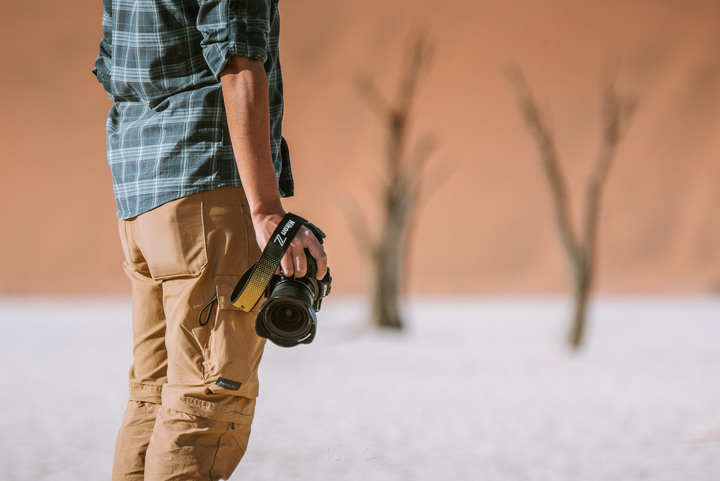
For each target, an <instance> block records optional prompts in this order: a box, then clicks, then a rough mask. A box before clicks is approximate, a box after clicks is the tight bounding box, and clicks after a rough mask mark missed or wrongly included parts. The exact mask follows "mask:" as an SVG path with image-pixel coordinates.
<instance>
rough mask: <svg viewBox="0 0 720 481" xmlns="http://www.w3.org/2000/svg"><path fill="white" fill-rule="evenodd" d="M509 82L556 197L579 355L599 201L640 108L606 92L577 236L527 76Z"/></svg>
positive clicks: (572, 334) (571, 338) (515, 75)
mask: <svg viewBox="0 0 720 481" xmlns="http://www.w3.org/2000/svg"><path fill="white" fill-rule="evenodd" d="M510 81H511V83H512V86H513V88H514V92H515V95H516V97H517V101H518V103H519V105H520V109H521V110H522V113H523V116H524V118H525V122H526V124H527V128H528V130H529V131H530V134H531V135H532V138H533V140H534V141H535V143H536V144H537V148H538V151H539V153H540V160H541V162H542V167H543V171H544V172H545V179H546V180H547V182H548V185H549V186H550V191H551V193H552V199H553V207H554V210H555V221H556V224H557V228H558V231H559V233H560V240H561V241H562V245H563V248H564V250H565V253H566V256H567V259H568V263H569V266H570V272H571V274H572V276H571V277H572V282H573V284H572V294H573V301H574V307H573V314H572V316H573V317H572V323H571V326H570V331H569V333H568V337H567V343H568V345H569V347H570V348H571V349H573V350H577V349H579V348H580V346H581V345H582V342H583V336H584V333H585V326H586V322H585V321H586V313H587V306H588V300H589V298H590V292H591V289H592V286H593V280H594V278H595V272H596V254H597V253H596V250H597V249H596V246H597V229H598V218H599V210H600V196H601V194H602V190H603V187H604V186H605V183H606V181H607V178H608V173H609V172H610V168H611V166H612V163H613V159H614V157H615V153H616V151H617V147H618V144H619V143H620V140H621V139H622V137H623V136H624V134H625V131H626V129H627V126H628V124H629V121H630V118H631V117H632V114H633V112H634V110H635V105H636V103H635V101H634V100H632V99H629V98H621V97H620V96H619V95H618V93H617V90H616V89H615V85H614V84H613V83H612V82H610V83H609V84H608V86H607V87H606V89H605V95H604V98H603V124H602V128H603V131H602V142H601V145H600V152H599V155H598V157H597V160H596V162H595V164H594V166H593V170H592V172H591V174H590V178H589V179H588V181H587V184H586V186H585V206H584V211H583V216H582V220H581V226H582V230H581V231H580V233H576V232H575V231H574V229H573V227H572V221H571V215H570V208H569V204H568V195H567V187H566V185H565V180H564V178H563V175H562V172H561V168H560V164H559V161H558V155H557V151H556V149H555V139H554V138H553V134H552V132H551V131H550V129H549V128H548V126H547V124H546V123H545V120H544V119H543V116H542V115H541V112H540V110H539V108H538V106H537V103H536V102H535V100H534V99H533V97H532V94H531V92H530V90H529V88H528V87H527V84H526V82H525V79H524V77H523V76H522V74H521V73H520V72H518V71H513V72H511V73H510Z"/></svg>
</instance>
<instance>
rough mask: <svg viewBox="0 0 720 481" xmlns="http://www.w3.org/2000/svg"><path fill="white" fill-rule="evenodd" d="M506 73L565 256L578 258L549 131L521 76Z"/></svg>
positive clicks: (576, 244) (578, 250)
mask: <svg viewBox="0 0 720 481" xmlns="http://www.w3.org/2000/svg"><path fill="white" fill-rule="evenodd" d="M508 75H509V78H510V83H511V86H512V87H513V90H514V93H515V97H516V99H517V101H518V103H519V104H520V108H521V110H522V112H523V115H524V118H525V123H526V124H527V126H528V129H529V130H530V133H531V134H532V136H533V138H534V140H535V143H536V144H537V147H538V149H539V151H540V158H541V161H542V166H543V171H544V172H545V177H546V178H547V181H548V184H549V185H550V191H551V194H552V197H553V203H554V206H555V220H556V222H557V226H558V230H559V232H560V238H561V241H562V243H563V245H564V247H565V250H566V251H567V253H568V255H569V256H570V257H571V258H573V259H579V258H580V257H581V252H580V251H581V248H580V246H579V243H578V241H577V239H576V238H575V235H574V234H573V230H572V222H571V219H570V212H569V206H568V201H567V188H566V187H565V182H564V180H563V177H562V174H561V173H560V168H559V165H558V160H557V153H556V151H555V144H554V140H553V137H552V134H551V133H550V131H549V130H548V129H547V127H546V125H545V123H544V122H543V119H542V117H541V115H540V112H539V110H538V108H537V104H536V103H535V100H534V99H533V98H532V94H531V93H530V90H529V89H528V87H527V84H526V82H525V78H524V77H523V75H522V74H521V73H520V71H519V70H516V69H512V70H510V71H509V74H508Z"/></svg>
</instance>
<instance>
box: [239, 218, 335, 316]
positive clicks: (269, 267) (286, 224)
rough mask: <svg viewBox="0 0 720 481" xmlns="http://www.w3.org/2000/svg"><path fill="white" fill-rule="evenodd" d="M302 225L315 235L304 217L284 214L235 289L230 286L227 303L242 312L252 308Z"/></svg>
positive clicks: (311, 226)
mask: <svg viewBox="0 0 720 481" xmlns="http://www.w3.org/2000/svg"><path fill="white" fill-rule="evenodd" d="M304 225H305V226H307V227H308V228H310V229H311V230H312V231H313V234H315V235H316V236H317V233H316V232H315V229H317V228H316V227H315V226H313V225H312V224H310V223H309V222H308V221H307V220H305V219H303V218H302V217H300V216H299V215H295V214H290V213H288V214H285V217H283V219H282V221H281V222H280V223H279V224H278V226H277V228H276V229H275V231H273V233H272V235H271V236H270V241H268V243H267V245H266V246H265V250H263V252H262V254H261V255H260V258H259V259H258V261H257V262H256V263H255V264H254V265H253V266H252V267H251V268H250V269H248V271H247V272H245V274H243V276H242V277H241V278H240V280H239V281H238V283H237V285H236V286H235V289H233V292H232V295H231V296H230V302H232V304H233V305H234V306H235V307H237V308H238V309H241V310H243V311H245V312H250V311H251V310H252V309H253V307H255V304H257V302H258V301H259V300H260V298H261V297H262V296H263V294H264V293H265V289H266V288H267V286H268V284H269V283H270V280H271V279H272V276H273V274H274V273H275V271H276V270H277V268H278V266H279V265H280V261H281V260H282V258H283V256H284V255H285V252H287V250H288V248H289V247H290V242H291V241H292V240H293V238H295V234H297V232H298V231H299V230H300V227H302V226H304ZM313 228H315V229H313ZM318 230H319V229H318ZM323 237H324V235H323Z"/></svg>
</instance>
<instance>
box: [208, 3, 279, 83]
mask: <svg viewBox="0 0 720 481" xmlns="http://www.w3.org/2000/svg"><path fill="white" fill-rule="evenodd" d="M213 3H214V2H209V3H208V4H207V6H208V7H209V10H208V15H203V16H202V17H201V18H203V19H207V18H209V17H210V13H211V12H212V10H215V12H214V13H219V12H222V13H221V15H220V18H222V19H223V21H219V22H208V24H206V25H201V26H200V31H201V32H202V33H203V37H204V39H203V42H202V43H201V45H202V47H203V54H204V56H205V60H206V62H207V64H208V67H209V68H210V70H211V71H212V73H213V75H215V77H219V76H220V72H222V70H223V68H225V64H226V63H227V61H228V60H229V59H230V57H233V56H240V57H248V58H251V59H253V60H259V61H261V62H265V60H266V59H267V48H268V36H269V33H270V8H269V2H267V0H229V1H227V2H225V1H222V0H221V1H219V2H217V3H214V5H213ZM211 6H212V7H211ZM213 7H214V8H213Z"/></svg>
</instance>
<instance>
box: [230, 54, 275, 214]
mask: <svg viewBox="0 0 720 481" xmlns="http://www.w3.org/2000/svg"><path fill="white" fill-rule="evenodd" d="M220 78H221V81H222V89H223V96H224V98H225V110H226V112H227V119H228V127H229V129H230V137H231V139H232V145H233V151H234V152H235V159H236V161H237V167H238V171H239V173H240V179H241V180H242V183H243V188H244V190H245V195H246V196H247V198H248V203H249V204H250V212H251V214H252V217H253V222H254V223H255V224H256V227H257V226H258V223H260V222H262V221H263V217H266V216H270V215H279V216H280V217H282V215H284V211H283V208H282V204H281V202H280V194H279V192H278V188H277V181H276V179H275V170H274V169H273V163H272V157H271V153H270V108H269V103H268V102H269V101H268V83H267V77H266V76H265V69H264V67H263V64H262V62H259V61H257V60H251V59H249V58H246V57H232V58H231V59H230V60H229V61H228V64H227V66H226V67H225V69H224V70H223V72H222V73H221V74H220Z"/></svg>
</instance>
